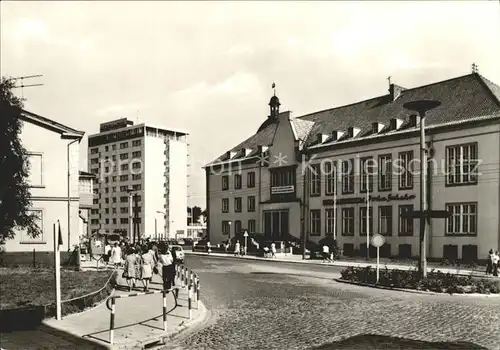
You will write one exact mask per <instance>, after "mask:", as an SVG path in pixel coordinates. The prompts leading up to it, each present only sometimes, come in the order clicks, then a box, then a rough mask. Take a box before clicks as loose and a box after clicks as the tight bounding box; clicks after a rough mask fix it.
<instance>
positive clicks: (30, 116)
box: [21, 110, 85, 138]
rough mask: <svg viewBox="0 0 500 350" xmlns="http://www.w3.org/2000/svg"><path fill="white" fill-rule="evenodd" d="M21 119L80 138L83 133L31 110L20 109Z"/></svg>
mask: <svg viewBox="0 0 500 350" xmlns="http://www.w3.org/2000/svg"><path fill="white" fill-rule="evenodd" d="M21 119H23V120H25V121H28V122H31V123H33V124H36V125H39V126H41V127H44V128H46V129H49V130H53V131H55V132H58V133H61V134H64V133H66V134H74V135H77V136H79V137H80V138H81V137H83V135H84V134H85V132H84V131H79V130H76V129H73V128H70V127H69V126H66V125H63V124H60V123H58V122H56V121H53V120H51V119H48V118H45V117H42V116H41V115H38V114H35V113H32V112H28V111H26V110H22V113H21Z"/></svg>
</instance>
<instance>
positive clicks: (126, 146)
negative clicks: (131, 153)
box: [120, 142, 128, 149]
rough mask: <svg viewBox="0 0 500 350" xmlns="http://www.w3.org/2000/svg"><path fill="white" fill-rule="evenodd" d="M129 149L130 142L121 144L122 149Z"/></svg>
mask: <svg viewBox="0 0 500 350" xmlns="http://www.w3.org/2000/svg"><path fill="white" fill-rule="evenodd" d="M124 148H128V142H122V143H120V149H124Z"/></svg>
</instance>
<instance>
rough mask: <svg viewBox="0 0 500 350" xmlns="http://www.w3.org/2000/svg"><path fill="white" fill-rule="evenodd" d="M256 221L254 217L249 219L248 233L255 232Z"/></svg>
mask: <svg viewBox="0 0 500 350" xmlns="http://www.w3.org/2000/svg"><path fill="white" fill-rule="evenodd" d="M255 230H256V221H255V220H253V219H250V220H248V233H255Z"/></svg>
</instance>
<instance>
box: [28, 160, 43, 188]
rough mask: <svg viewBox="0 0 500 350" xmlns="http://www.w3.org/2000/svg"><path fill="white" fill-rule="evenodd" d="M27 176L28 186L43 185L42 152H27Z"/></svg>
mask: <svg viewBox="0 0 500 350" xmlns="http://www.w3.org/2000/svg"><path fill="white" fill-rule="evenodd" d="M28 162H29V170H28V171H29V176H28V183H29V186H30V187H41V186H43V172H42V154H41V153H36V154H35V153H29V154H28Z"/></svg>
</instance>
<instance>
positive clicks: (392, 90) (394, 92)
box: [389, 84, 406, 101]
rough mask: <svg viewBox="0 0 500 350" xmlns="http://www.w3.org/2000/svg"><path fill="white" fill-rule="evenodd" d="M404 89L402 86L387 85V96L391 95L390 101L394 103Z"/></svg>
mask: <svg viewBox="0 0 500 350" xmlns="http://www.w3.org/2000/svg"><path fill="white" fill-rule="evenodd" d="M405 90H406V89H405V88H404V87H402V86H399V85H396V84H391V85H389V95H391V99H392V100H393V101H396V99H397V98H398V97H399V96H400V95H401V93H402V92H403V91H405Z"/></svg>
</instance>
